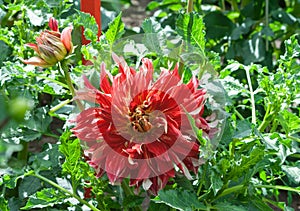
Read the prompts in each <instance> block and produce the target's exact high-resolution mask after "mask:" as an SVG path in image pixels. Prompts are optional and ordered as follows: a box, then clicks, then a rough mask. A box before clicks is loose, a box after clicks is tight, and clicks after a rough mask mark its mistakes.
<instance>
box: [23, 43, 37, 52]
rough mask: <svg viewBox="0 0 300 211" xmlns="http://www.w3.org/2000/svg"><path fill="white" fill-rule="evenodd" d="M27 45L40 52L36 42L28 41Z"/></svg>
mask: <svg viewBox="0 0 300 211" xmlns="http://www.w3.org/2000/svg"><path fill="white" fill-rule="evenodd" d="M25 46H26V47H29V48H31V49H33V50H34V51H35V52H36V53H39V50H38V46H37V45H36V44H34V43H26V44H25Z"/></svg>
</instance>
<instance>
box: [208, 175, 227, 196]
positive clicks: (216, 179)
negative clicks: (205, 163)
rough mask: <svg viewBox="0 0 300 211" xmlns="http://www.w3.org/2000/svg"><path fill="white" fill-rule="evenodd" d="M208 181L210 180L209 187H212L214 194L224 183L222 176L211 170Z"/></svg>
mask: <svg viewBox="0 0 300 211" xmlns="http://www.w3.org/2000/svg"><path fill="white" fill-rule="evenodd" d="M210 181H211V188H212V189H213V192H214V194H215V195H217V193H218V191H219V190H221V188H222V187H223V184H224V183H223V181H222V178H221V177H220V175H218V174H216V173H215V172H214V171H212V173H211V176H210Z"/></svg>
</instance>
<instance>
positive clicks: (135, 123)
mask: <svg viewBox="0 0 300 211" xmlns="http://www.w3.org/2000/svg"><path fill="white" fill-rule="evenodd" d="M148 107H149V104H148V102H147V101H144V102H143V104H142V105H139V106H137V107H136V108H135V109H134V111H133V112H132V111H130V112H129V116H130V121H131V126H132V127H133V129H134V130H136V131H138V132H141V133H145V132H147V131H149V130H150V129H151V127H152V125H151V123H150V121H149V111H148Z"/></svg>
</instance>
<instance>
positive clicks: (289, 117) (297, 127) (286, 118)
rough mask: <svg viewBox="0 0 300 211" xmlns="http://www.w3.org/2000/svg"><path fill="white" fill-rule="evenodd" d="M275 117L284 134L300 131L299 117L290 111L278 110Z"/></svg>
mask: <svg viewBox="0 0 300 211" xmlns="http://www.w3.org/2000/svg"><path fill="white" fill-rule="evenodd" d="M277 119H278V121H279V122H280V124H281V126H282V127H283V129H284V131H285V132H286V134H290V133H293V132H299V131H300V118H299V117H298V116H297V115H295V114H293V113H292V112H289V111H287V110H283V111H280V112H279V114H278V116H277Z"/></svg>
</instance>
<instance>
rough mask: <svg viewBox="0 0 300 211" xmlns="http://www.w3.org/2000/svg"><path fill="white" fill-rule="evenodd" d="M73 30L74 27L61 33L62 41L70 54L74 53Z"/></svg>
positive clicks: (69, 27) (67, 28)
mask: <svg viewBox="0 0 300 211" xmlns="http://www.w3.org/2000/svg"><path fill="white" fill-rule="evenodd" d="M72 30H73V26H68V27H66V28H64V29H63V31H62V32H61V41H62V43H63V44H64V46H65V48H66V50H67V51H68V53H72V50H73V43H72V36H71V34H72Z"/></svg>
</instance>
